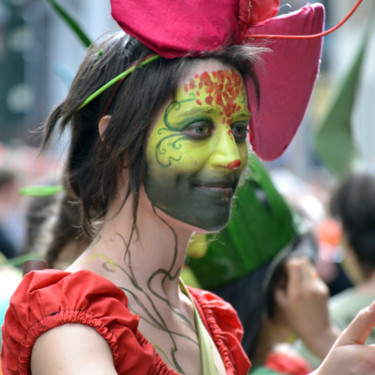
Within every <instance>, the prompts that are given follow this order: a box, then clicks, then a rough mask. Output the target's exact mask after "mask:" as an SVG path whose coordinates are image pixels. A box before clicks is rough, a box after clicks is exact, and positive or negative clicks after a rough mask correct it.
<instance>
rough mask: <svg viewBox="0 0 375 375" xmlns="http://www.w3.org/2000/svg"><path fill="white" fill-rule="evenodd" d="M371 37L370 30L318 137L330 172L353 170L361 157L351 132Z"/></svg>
mask: <svg viewBox="0 0 375 375" xmlns="http://www.w3.org/2000/svg"><path fill="white" fill-rule="evenodd" d="M368 36H369V32H367V33H366V35H365V37H364V38H363V41H362V44H361V46H360V48H359V49H358V52H357V55H356V56H355V57H354V59H353V62H352V64H351V66H350V67H349V70H348V72H347V74H346V75H345V76H344V78H343V80H342V82H341V85H340V87H339V89H338V92H337V94H336V97H335V98H334V100H333V101H332V104H331V106H330V107H329V109H328V111H327V114H326V116H325V118H324V119H323V121H322V123H321V125H320V126H319V131H318V133H317V135H316V138H315V148H316V151H317V153H318V155H319V156H320V158H321V159H322V161H323V162H324V163H325V164H326V166H327V167H328V168H329V169H330V170H331V172H333V173H334V174H336V175H337V176H339V177H344V176H345V175H346V174H347V173H348V172H349V171H350V170H351V168H352V166H353V164H354V162H355V161H356V158H357V157H358V150H357V146H356V145H355V142H354V139H353V135H352V124H351V115H352V111H353V106H354V103H355V97H356V93H357V87H358V83H359V81H360V73H361V68H362V63H363V60H364V58H363V57H364V55H365V51H366V47H367V45H368V39H369V38H368ZM332 145H334V147H332Z"/></svg>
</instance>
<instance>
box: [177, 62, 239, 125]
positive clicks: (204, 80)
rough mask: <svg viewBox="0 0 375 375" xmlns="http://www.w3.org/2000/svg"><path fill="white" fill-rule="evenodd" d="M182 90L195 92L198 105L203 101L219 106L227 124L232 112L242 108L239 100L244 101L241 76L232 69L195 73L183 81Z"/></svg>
mask: <svg viewBox="0 0 375 375" xmlns="http://www.w3.org/2000/svg"><path fill="white" fill-rule="evenodd" d="M184 90H185V91H186V92H187V93H189V92H194V93H195V95H196V97H197V99H196V103H197V104H198V105H202V104H203V102H204V103H205V104H207V105H216V106H218V107H221V108H222V109H223V115H224V116H225V117H226V120H224V121H223V123H224V122H225V123H227V124H230V121H231V115H232V114H233V113H235V112H238V111H240V110H241V109H243V106H241V105H239V102H245V100H244V99H245V95H246V93H245V90H244V85H243V81H242V78H241V77H240V75H239V74H238V73H236V72H235V70H234V69H231V70H230V71H229V70H218V71H214V72H211V73H208V72H204V73H202V74H201V75H198V74H196V75H195V78H192V79H191V80H190V81H189V82H188V83H185V85H184ZM202 93H204V94H202ZM198 97H200V98H198ZM239 99H240V100H239Z"/></svg>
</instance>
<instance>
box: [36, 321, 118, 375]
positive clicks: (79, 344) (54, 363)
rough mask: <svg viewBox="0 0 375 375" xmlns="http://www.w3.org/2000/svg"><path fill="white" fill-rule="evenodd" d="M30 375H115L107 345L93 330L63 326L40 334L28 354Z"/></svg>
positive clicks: (82, 326) (79, 326) (75, 326)
mask: <svg viewBox="0 0 375 375" xmlns="http://www.w3.org/2000/svg"><path fill="white" fill-rule="evenodd" d="M31 373H32V375H50V374H54V375H86V374H87V375H92V374H96V375H116V374H117V372H116V370H115V367H114V364H113V357H112V352H111V349H110V347H109V345H108V343H107V342H106V341H105V340H104V339H103V338H102V337H101V336H100V335H99V334H98V333H97V332H96V330H95V329H94V328H91V327H88V326H85V325H83V324H64V325H62V326H59V327H56V328H53V329H51V330H49V331H47V332H45V333H43V334H42V335H41V336H40V337H39V338H38V339H37V340H36V342H35V344H34V346H33V349H32V353H31Z"/></svg>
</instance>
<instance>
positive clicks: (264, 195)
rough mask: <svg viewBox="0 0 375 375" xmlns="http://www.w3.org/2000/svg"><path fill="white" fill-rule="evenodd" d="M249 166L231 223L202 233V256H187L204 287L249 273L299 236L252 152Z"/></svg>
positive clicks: (209, 287) (238, 190)
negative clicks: (217, 231) (218, 230)
mask: <svg viewBox="0 0 375 375" xmlns="http://www.w3.org/2000/svg"><path fill="white" fill-rule="evenodd" d="M249 169H250V171H251V174H250V176H248V177H247V178H246V179H245V181H244V183H243V184H242V185H241V186H240V187H239V188H238V189H237V191H236V199H235V201H234V203H233V208H232V215H231V219H230V221H229V223H228V225H227V226H226V227H225V228H224V229H223V230H222V231H221V232H219V233H216V234H208V235H204V236H203V237H204V240H205V241H206V247H207V251H206V253H205V255H204V256H203V257H199V258H194V257H192V256H188V258H187V261H186V263H187V265H188V266H189V267H190V268H191V270H192V271H193V273H194V275H195V277H196V279H197V280H198V282H199V284H200V286H201V287H202V288H204V289H214V288H217V287H220V286H223V285H225V284H227V283H229V282H231V281H234V280H236V279H239V278H240V277H242V276H245V275H247V274H249V273H250V272H251V271H253V270H255V269H257V268H259V267H261V266H262V265H264V264H265V263H267V262H268V261H270V260H271V259H273V258H274V256H275V255H276V254H278V253H279V252H280V250H282V249H283V248H284V247H285V246H286V245H288V244H289V243H290V242H291V241H292V240H293V239H294V238H295V236H296V233H297V232H296V225H295V224H296V222H295V219H294V215H293V213H292V211H291V210H290V208H289V206H288V205H287V203H286V202H285V200H284V199H283V197H282V196H281V195H280V193H279V192H278V191H277V190H276V188H275V186H274V185H273V183H272V181H271V178H270V177H269V175H268V172H267V170H266V168H265V167H264V166H263V165H262V163H261V162H260V160H259V159H258V158H257V157H256V156H255V155H253V154H252V155H250V157H249ZM200 245H201V243H200ZM192 246H194V245H192ZM189 250H190V249H189ZM188 253H191V252H188ZM192 253H194V251H192Z"/></svg>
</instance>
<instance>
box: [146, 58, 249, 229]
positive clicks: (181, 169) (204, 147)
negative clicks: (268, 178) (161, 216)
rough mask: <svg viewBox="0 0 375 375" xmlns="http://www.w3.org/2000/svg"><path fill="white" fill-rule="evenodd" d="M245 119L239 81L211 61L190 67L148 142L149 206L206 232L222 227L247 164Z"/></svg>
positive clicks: (246, 112)
mask: <svg viewBox="0 0 375 375" xmlns="http://www.w3.org/2000/svg"><path fill="white" fill-rule="evenodd" d="M249 119H250V113H249V110H248V105H247V96H246V90H245V87H244V84H243V81H242V78H241V77H240V75H239V74H238V73H237V72H236V71H234V69H232V68H231V67H230V66H226V65H223V64H221V63H219V62H217V61H215V60H206V61H201V62H198V63H196V64H194V65H193V66H192V68H191V69H190V71H189V72H188V74H187V75H186V76H185V77H184V78H183V79H181V85H180V87H179V89H178V91H177V95H176V97H175V98H174V99H173V100H172V101H171V102H170V103H168V104H167V106H166V107H165V109H164V110H163V112H162V113H161V115H160V116H159V118H158V119H157V120H156V122H155V124H154V126H153V128H152V131H151V134H150V136H149V139H148V142H147V150H146V158H147V165H148V175H147V179H146V184H145V189H146V193H147V196H148V198H149V199H150V201H151V203H152V204H153V205H154V206H155V207H157V208H159V209H161V210H162V211H164V212H165V213H167V214H168V215H170V216H172V217H173V218H175V219H178V220H180V221H182V222H184V223H187V224H190V225H193V226H195V227H198V228H201V229H204V230H208V231H216V230H219V229H221V228H222V227H223V226H225V224H226V223H227V221H228V219H229V216H230V208H231V202H232V197H233V194H234V192H235V189H236V187H237V184H238V180H239V178H240V175H241V173H242V171H243V169H244V168H245V166H246V163H247V143H246V139H247V129H248V123H249Z"/></svg>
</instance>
